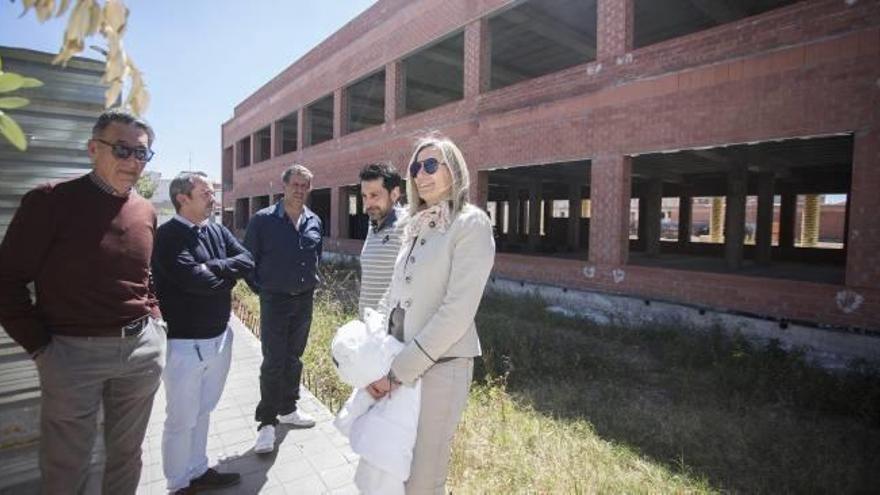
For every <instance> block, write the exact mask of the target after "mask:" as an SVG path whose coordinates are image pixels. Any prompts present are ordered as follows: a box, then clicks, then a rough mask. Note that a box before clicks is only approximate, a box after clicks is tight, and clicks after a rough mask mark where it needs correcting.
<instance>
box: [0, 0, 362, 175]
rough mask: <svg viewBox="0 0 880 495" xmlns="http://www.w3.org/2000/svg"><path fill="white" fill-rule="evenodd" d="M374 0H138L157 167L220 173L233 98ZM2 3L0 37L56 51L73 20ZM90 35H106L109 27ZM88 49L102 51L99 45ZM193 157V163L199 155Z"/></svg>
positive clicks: (133, 34)
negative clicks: (43, 18)
mask: <svg viewBox="0 0 880 495" xmlns="http://www.w3.org/2000/svg"><path fill="white" fill-rule="evenodd" d="M372 3H373V0H332V1H326V2H312V1H305V0H286V1H270V0H247V1H240V0H239V1H233V0H213V1H211V0H183V1H169V0H129V1H127V2H126V5H128V7H129V9H130V10H131V13H130V15H129V18H128V23H129V25H128V32H127V34H126V35H125V39H124V43H125V49H126V51H127V52H128V54H129V55H130V56H131V57H132V58H133V59H134V61H135V63H136V64H137V66H138V67H139V68H140V69H141V70H142V71H143V72H144V73H145V77H146V81H147V85H148V89H149V91H150V96H151V103H150V107H149V109H148V110H147V113H146V115H145V117H146V118H147V120H149V121H150V123H151V124H152V125H153V127H154V128H155V129H156V134H157V138H156V143H155V145H154V148H155V150H156V152H157V155H156V157H155V158H154V159H153V161H152V162H150V164H149V165H148V167H147V168H148V170H156V171H158V172H161V173H162V176H163V177H169V176H173V175H174V174H176V173H177V172H178V171H180V170H188V169H197V170H204V171H206V172H208V173H209V175H211V176H212V177H215V178H217V179H220V124H221V123H223V122H224V121H226V120H228V119H229V118H230V117H231V116H232V111H233V108H234V107H235V105H236V104H238V103H239V102H241V101H242V100H243V99H244V98H246V97H247V96H248V95H250V94H251V93H253V92H254V91H256V90H257V89H258V88H259V87H260V86H262V85H263V84H264V83H266V82H268V81H269V80H270V79H271V78H272V77H274V76H276V75H277V74H278V73H280V72H281V71H282V70H284V69H285V68H286V67H287V66H288V65H290V64H292V63H293V62H294V61H296V60H297V59H299V58H300V57H301V56H302V55H305V54H306V53H307V52H308V51H309V50H311V49H312V48H314V47H315V46H316V45H317V44H318V43H320V42H321V41H322V40H324V39H325V38H327V37H328V36H330V35H331V34H333V33H334V32H335V31H337V30H338V29H339V28H341V27H342V26H343V25H345V24H346V23H347V22H348V21H350V20H352V19H354V18H355V17H356V16H357V15H358V14H360V13H361V12H363V11H364V10H366V9H367V7H369V6H370V5H371V4H372ZM21 10H22V5H21V1H20V0H19V1H16V2H14V3H12V4H10V3H9V1H8V0H3V2H2V6H0V45H4V46H14V47H21V48H29V49H33V50H42V51H48V52H53V53H54V52H57V51H58V48H59V47H60V45H61V36H62V34H63V32H64V22H62V21H60V20H57V19H53V20H50V21H47V22H45V23H43V24H40V23H39V22H38V21H37V20H36V16H35V15H34V12H33V11H31V12H29V13H28V15H27V17H24V18H19V17H18V16H19V14H20V13H21ZM88 44H99V45H104V43H103V38H101V37H100V36H98V37H95V38H92V39H90V40H88V41H87V46H88ZM84 55H85V56H89V57H90V58H99V57H100V55H97V54H95V52H94V51H92V50H88V49H87V50H86V52H84ZM190 160H192V162H191V163H192V165H190Z"/></svg>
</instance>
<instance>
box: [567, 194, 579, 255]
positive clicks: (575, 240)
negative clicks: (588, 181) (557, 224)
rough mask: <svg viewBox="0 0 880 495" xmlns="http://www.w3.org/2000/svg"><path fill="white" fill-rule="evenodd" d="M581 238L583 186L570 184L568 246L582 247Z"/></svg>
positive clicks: (572, 248)
mask: <svg viewBox="0 0 880 495" xmlns="http://www.w3.org/2000/svg"><path fill="white" fill-rule="evenodd" d="M580 239H581V186H580V185H579V184H569V186H568V247H569V248H571V250H572V251H576V250H578V249H579V248H580Z"/></svg>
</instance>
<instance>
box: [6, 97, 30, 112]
mask: <svg viewBox="0 0 880 495" xmlns="http://www.w3.org/2000/svg"><path fill="white" fill-rule="evenodd" d="M30 102H31V100H28V99H27V98H22V97H20V96H6V97H2V98H0V108H2V109H5V110H11V109H13V108H21V107H23V106H25V105H27V104H28V103H30Z"/></svg>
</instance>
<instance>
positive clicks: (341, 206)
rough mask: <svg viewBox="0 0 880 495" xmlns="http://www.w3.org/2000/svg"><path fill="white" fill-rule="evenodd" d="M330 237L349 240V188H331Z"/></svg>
mask: <svg viewBox="0 0 880 495" xmlns="http://www.w3.org/2000/svg"><path fill="white" fill-rule="evenodd" d="M330 237H332V238H334V239H347V238H348V186H335V187H331V188H330Z"/></svg>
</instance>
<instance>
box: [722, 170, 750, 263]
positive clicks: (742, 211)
mask: <svg viewBox="0 0 880 495" xmlns="http://www.w3.org/2000/svg"><path fill="white" fill-rule="evenodd" d="M747 174H748V170H747V169H746V168H745V167H737V168H735V169H734V170H732V171H730V173H729V174H728V176H727V201H726V208H725V209H726V215H725V218H724V224H725V234H724V259H725V261H726V262H727V268H729V269H731V270H736V269H739V268H740V267H742V261H743V243H744V242H745V234H746V188H747V186H748V182H747V180H746V179H747Z"/></svg>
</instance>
